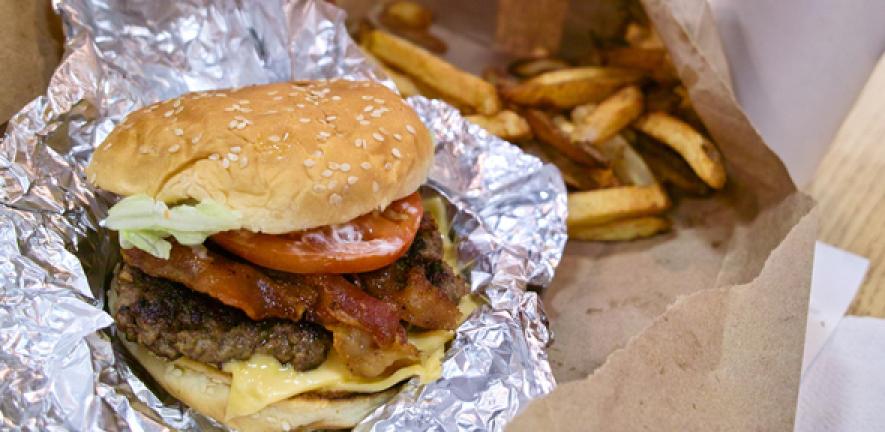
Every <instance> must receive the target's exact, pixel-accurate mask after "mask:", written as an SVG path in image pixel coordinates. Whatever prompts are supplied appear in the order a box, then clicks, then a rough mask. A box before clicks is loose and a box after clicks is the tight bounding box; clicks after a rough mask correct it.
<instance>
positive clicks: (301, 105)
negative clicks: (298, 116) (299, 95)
mask: <svg viewBox="0 0 885 432" xmlns="http://www.w3.org/2000/svg"><path fill="white" fill-rule="evenodd" d="M295 106H297V107H298V108H304V104H302V103H300V104H295Z"/></svg>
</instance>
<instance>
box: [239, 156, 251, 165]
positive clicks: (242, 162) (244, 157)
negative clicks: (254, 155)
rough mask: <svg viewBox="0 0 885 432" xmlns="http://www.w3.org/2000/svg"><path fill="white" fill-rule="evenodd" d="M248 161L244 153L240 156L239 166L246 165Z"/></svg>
mask: <svg viewBox="0 0 885 432" xmlns="http://www.w3.org/2000/svg"><path fill="white" fill-rule="evenodd" d="M248 163H249V158H247V157H246V155H243V156H242V157H240V168H246V165H247V164H248Z"/></svg>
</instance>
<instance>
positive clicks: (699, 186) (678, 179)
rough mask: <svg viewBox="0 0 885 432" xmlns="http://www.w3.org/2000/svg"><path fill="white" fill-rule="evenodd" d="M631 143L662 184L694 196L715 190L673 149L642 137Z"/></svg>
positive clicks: (707, 193)
mask: <svg viewBox="0 0 885 432" xmlns="http://www.w3.org/2000/svg"><path fill="white" fill-rule="evenodd" d="M631 143H632V144H633V148H634V149H635V150H636V152H637V153H639V154H640V155H641V156H642V159H643V160H644V161H645V163H646V164H647V165H648V167H649V168H650V169H651V171H652V172H653V173H654V175H655V178H657V179H658V180H659V181H660V182H662V183H664V184H667V185H670V186H673V187H675V188H677V189H679V190H681V191H683V192H686V193H688V194H690V195H694V196H705V195H709V194H710V192H712V190H713V189H712V188H710V186H707V184H706V183H704V182H703V180H701V179H700V178H699V177H698V176H697V174H695V173H694V171H692V170H691V167H690V166H688V163H687V162H685V160H684V159H682V158H681V157H680V156H679V154H678V153H676V152H675V151H673V150H672V149H670V148H668V147H666V146H662V145H660V144H657V143H655V142H652V140H651V138H648V137H646V136H642V135H641V136H638V137H637V138H636V139H635V140H633V141H631Z"/></svg>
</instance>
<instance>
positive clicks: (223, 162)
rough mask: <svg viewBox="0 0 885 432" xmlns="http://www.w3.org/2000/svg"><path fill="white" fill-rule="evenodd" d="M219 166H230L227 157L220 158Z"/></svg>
mask: <svg viewBox="0 0 885 432" xmlns="http://www.w3.org/2000/svg"><path fill="white" fill-rule="evenodd" d="M221 166H223V167H224V168H230V161H229V160H227V159H222V160H221Z"/></svg>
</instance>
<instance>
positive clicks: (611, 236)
mask: <svg viewBox="0 0 885 432" xmlns="http://www.w3.org/2000/svg"><path fill="white" fill-rule="evenodd" d="M669 230H670V221H669V220H667V219H664V218H662V217H658V216H645V217H638V218H633V219H623V220H616V221H612V222H608V223H604V224H601V225H586V226H579V227H569V229H568V236H569V238H571V239H574V240H584V241H626V240H636V239H639V238H644V237H651V236H653V235H655V234H659V233H662V232H665V231H669Z"/></svg>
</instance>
